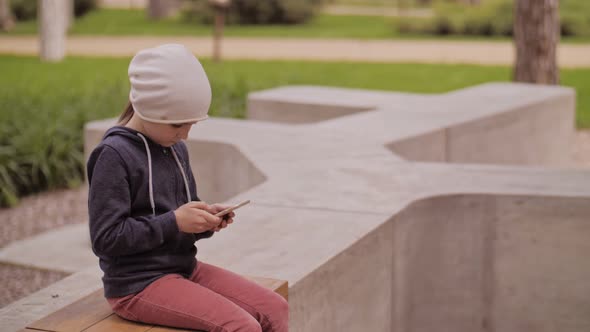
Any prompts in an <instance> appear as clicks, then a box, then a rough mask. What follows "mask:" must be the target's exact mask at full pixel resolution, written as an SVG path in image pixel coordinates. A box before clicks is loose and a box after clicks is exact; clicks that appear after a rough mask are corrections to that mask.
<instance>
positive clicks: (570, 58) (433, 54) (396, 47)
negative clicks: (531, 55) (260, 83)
mask: <svg viewBox="0 0 590 332" xmlns="http://www.w3.org/2000/svg"><path fill="white" fill-rule="evenodd" d="M169 42H179V43H182V44H185V45H187V46H188V47H189V48H191V49H192V50H193V51H194V52H195V53H196V54H197V55H199V56H205V57H208V56H211V54H212V41H211V38H209V37H174V36H166V37H138V36H124V37H112V36H73V37H69V38H68V41H67V53H68V54H69V55H82V56H89V55H92V56H123V57H127V56H131V55H133V54H134V53H135V52H137V51H138V50H139V49H142V48H145V47H151V46H155V45H158V44H163V43H169ZM38 44H39V43H38V40H37V37H35V36H26V37H17V36H0V53H4V54H29V55H35V54H37V52H38V48H39V45H38ZM222 52H223V57H224V58H226V59H257V60H270V59H277V60H322V61H363V62H416V63H468V64H482V65H511V64H512V63H513V61H514V47H513V45H512V44H511V43H510V42H485V41H438V40H420V41H418V40H356V39H295V38H283V39H279V38H236V37H231V38H230V37H228V38H225V39H224V43H223V51H222ZM558 58H559V64H560V66H561V67H562V68H572V67H590V44H562V45H560V47H559V55H558Z"/></svg>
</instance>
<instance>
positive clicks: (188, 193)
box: [137, 133, 191, 216]
mask: <svg viewBox="0 0 590 332" xmlns="http://www.w3.org/2000/svg"><path fill="white" fill-rule="evenodd" d="M137 136H139V137H140V138H141V140H142V141H143V144H144V145H145V151H146V153H147V157H148V174H149V180H148V181H149V182H148V184H149V190H150V204H151V206H152V214H153V215H154V216H156V204H155V203H154V187H153V181H152V154H151V152H150V146H149V144H148V142H147V139H146V138H145V137H144V136H143V135H142V134H140V133H137ZM170 150H172V155H173V156H174V160H176V165H177V166H178V168H179V169H180V173H181V174H182V180H183V181H184V188H185V189H186V197H187V198H188V202H190V201H191V191H190V188H189V186H188V181H187V178H186V173H185V172H184V168H183V167H182V164H181V163H180V159H178V156H177V155H176V151H175V150H174V148H172V147H171V148H170ZM188 202H187V203H188Z"/></svg>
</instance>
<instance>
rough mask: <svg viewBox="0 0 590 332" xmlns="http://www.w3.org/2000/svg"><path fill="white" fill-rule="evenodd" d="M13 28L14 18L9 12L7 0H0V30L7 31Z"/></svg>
mask: <svg viewBox="0 0 590 332" xmlns="http://www.w3.org/2000/svg"><path fill="white" fill-rule="evenodd" d="M12 27H14V17H12V13H11V12H10V4H9V3H8V0H0V30H3V31H8V30H10V29H12Z"/></svg>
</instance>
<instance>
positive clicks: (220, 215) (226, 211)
mask: <svg viewBox="0 0 590 332" xmlns="http://www.w3.org/2000/svg"><path fill="white" fill-rule="evenodd" d="M248 203H250V200H246V201H243V202H241V203H239V204H236V205H234V206H230V207H228V208H227V209H225V210H223V211H219V212H217V213H216V214H215V216H216V217H223V216H225V215H226V214H228V213H230V212H232V211H233V210H235V209H237V208H241V207H242V206H244V205H246V204H248Z"/></svg>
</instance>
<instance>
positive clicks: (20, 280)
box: [0, 264, 69, 308]
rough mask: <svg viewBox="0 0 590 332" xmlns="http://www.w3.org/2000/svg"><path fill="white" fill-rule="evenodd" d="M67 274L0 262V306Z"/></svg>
mask: <svg viewBox="0 0 590 332" xmlns="http://www.w3.org/2000/svg"><path fill="white" fill-rule="evenodd" d="M68 275H69V274H68V273H64V272H57V271H47V270H40V269H32V268H28V267H22V266H18V265H10V264H0V279H1V280H2V284H3V287H0V308H2V307H4V306H5V305H7V304H10V303H12V302H13V301H16V300H18V299H20V298H23V297H25V296H27V295H29V294H31V293H33V292H35V291H38V290H39V289H42V288H45V287H47V286H48V285H50V284H52V283H54V282H57V281H59V280H61V279H63V278H65V277H67V276H68Z"/></svg>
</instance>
